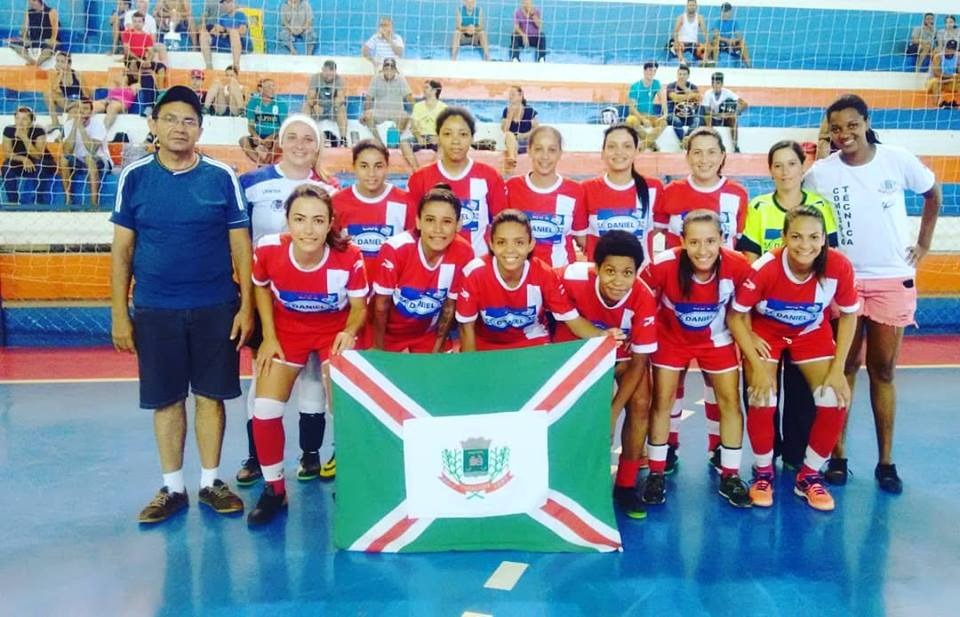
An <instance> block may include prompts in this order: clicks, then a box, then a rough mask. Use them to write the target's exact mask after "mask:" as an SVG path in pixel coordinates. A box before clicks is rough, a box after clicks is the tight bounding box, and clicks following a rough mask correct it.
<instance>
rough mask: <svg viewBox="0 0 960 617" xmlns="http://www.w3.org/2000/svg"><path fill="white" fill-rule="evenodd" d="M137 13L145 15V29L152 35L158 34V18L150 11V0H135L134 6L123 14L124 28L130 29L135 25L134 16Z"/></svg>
mask: <svg viewBox="0 0 960 617" xmlns="http://www.w3.org/2000/svg"><path fill="white" fill-rule="evenodd" d="M137 13H140V14H141V15H143V31H144V32H146V33H147V34H149V35H150V36H153V37H156V36H157V20H156V19H154V17H153V15H152V14H151V13H150V3H149V1H148V0H134V3H133V8H132V9H128V10H127V12H126V13H124V14H123V29H124V30H129V29H130V27H131V26H132V25H133V16H134V15H136V14H137Z"/></svg>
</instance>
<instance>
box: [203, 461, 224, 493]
mask: <svg viewBox="0 0 960 617" xmlns="http://www.w3.org/2000/svg"><path fill="white" fill-rule="evenodd" d="M219 475H220V467H219V466H217V467H214V468H212V469H206V468H204V467H201V468H200V488H207V487H208V486H213V481H214V480H216V479H217V477H219Z"/></svg>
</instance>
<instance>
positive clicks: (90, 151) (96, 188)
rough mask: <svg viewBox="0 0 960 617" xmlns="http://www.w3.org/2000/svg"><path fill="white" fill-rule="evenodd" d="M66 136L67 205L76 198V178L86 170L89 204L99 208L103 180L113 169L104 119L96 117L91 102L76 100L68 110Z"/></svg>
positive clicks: (65, 182)
mask: <svg viewBox="0 0 960 617" xmlns="http://www.w3.org/2000/svg"><path fill="white" fill-rule="evenodd" d="M63 135H64V137H63V161H64V166H63V168H62V171H63V183H64V185H65V186H66V189H67V205H70V204H71V203H73V199H74V197H75V196H76V195H77V187H75V186H74V185H73V177H74V176H75V175H76V174H77V173H78V172H84V171H85V172H86V173H87V179H88V180H89V182H90V205H91V206H93V208H94V209H97V208H99V206H100V178H101V176H102V175H103V174H104V173H106V172H109V171H110V169H111V167H112V166H113V164H112V162H111V161H110V152H109V151H108V150H107V127H106V124H105V123H104V119H103V116H101V115H99V114H98V115H94V114H93V103H92V102H91V101H89V100H86V99H84V100H81V101H75V102H73V103H71V104H70V106H69V107H68V108H67V121H66V122H65V123H64V127H63Z"/></svg>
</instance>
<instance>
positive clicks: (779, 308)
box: [763, 299, 823, 327]
mask: <svg viewBox="0 0 960 617" xmlns="http://www.w3.org/2000/svg"><path fill="white" fill-rule="evenodd" d="M822 313H823V303H822V302H784V301H782V300H774V299H770V300H767V305H766V306H765V307H764V309H763V314H764V315H765V316H767V317H769V318H770V319H774V320H776V321H779V322H780V323H784V324H787V325H788V326H797V327H800V326H809V325H810V324H812V323H816V321H817V318H818V317H819V316H820V315H821V314H822Z"/></svg>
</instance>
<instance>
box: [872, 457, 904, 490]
mask: <svg viewBox="0 0 960 617" xmlns="http://www.w3.org/2000/svg"><path fill="white" fill-rule="evenodd" d="M873 477H875V478H876V479H877V483H878V484H880V490H882V491H886V492H888V493H893V494H894V495H899V494H900V493H902V492H903V480H901V479H900V476H898V475H897V466H896V465H894V464H892V463H891V464H890V465H882V464H879V463H878V464H877V467H876V469H874V470H873Z"/></svg>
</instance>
